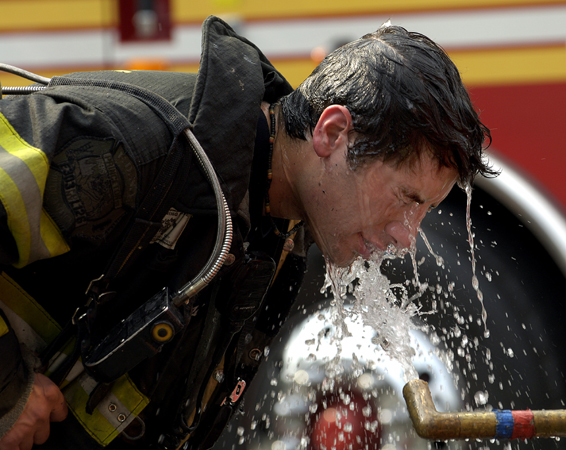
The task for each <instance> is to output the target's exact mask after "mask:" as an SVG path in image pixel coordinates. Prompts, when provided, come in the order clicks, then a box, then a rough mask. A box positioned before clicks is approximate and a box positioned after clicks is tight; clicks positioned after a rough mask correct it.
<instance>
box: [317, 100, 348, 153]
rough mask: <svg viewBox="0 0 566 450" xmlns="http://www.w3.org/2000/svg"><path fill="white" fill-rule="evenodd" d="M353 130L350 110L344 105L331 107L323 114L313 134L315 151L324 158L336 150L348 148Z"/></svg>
mask: <svg viewBox="0 0 566 450" xmlns="http://www.w3.org/2000/svg"><path fill="white" fill-rule="evenodd" d="M352 128H353V125H352V115H351V114H350V111H348V108H346V107H344V106H342V105H330V106H329V107H327V108H326V109H325V110H324V111H323V112H322V114H321V115H320V118H319V119H318V122H317V124H316V126H315V128H314V131H313V134H312V142H313V147H314V151H315V152H316V154H317V155H318V156H319V157H320V158H324V157H327V156H330V155H331V154H332V153H333V152H334V151H335V150H338V149H342V148H347V147H348V140H349V133H350V131H351V130H352ZM344 146H345V147H344Z"/></svg>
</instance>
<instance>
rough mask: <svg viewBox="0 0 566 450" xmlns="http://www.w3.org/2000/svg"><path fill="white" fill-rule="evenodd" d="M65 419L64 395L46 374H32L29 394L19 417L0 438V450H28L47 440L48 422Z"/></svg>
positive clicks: (65, 405)
mask: <svg viewBox="0 0 566 450" xmlns="http://www.w3.org/2000/svg"><path fill="white" fill-rule="evenodd" d="M65 417H67V404H66V403H65V398H64V397H63V394H62V393H61V391H60V390H59V388H58V387H57V385H56V384H55V383H53V382H52V381H51V380H50V379H49V378H47V377H46V376H45V375H41V374H35V379H34V383H33V387H32V390H31V394H30V396H29V399H28V401H27V403H26V405H25V408H24V410H23V412H22V414H21V415H20V416H19V417H18V419H17V420H16V422H15V423H14V425H13V426H12V428H11V429H10V430H9V431H8V432H7V433H6V434H5V435H4V437H2V439H0V450H12V449H14V450H28V449H31V448H32V446H33V445H34V444H43V443H44V442H45V441H46V440H47V438H48V437H49V429H50V422H60V421H62V420H64V419H65Z"/></svg>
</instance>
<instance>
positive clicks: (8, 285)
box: [0, 273, 61, 343]
mask: <svg viewBox="0 0 566 450" xmlns="http://www.w3.org/2000/svg"><path fill="white" fill-rule="evenodd" d="M0 298H1V299H2V301H3V302H4V304H6V306H8V307H9V308H10V309H11V310H12V311H13V312H14V313H15V314H16V315H18V316H19V317H20V318H21V319H22V320H24V321H25V322H26V323H27V324H28V325H29V326H30V327H31V328H32V329H33V330H34V331H35V332H36V333H37V334H38V335H39V336H40V337H41V338H42V339H43V340H44V341H45V342H46V343H49V342H51V341H52V340H53V339H55V338H56V337H57V336H58V335H59V333H60V331H61V326H60V325H59V324H58V323H57V322H56V321H55V320H53V319H52V318H51V316H50V315H49V314H48V313H47V311H45V309H43V308H42V306H41V305H40V304H39V303H37V302H36V301H35V300H34V299H33V298H32V297H31V296H30V295H29V294H28V293H27V292H26V291H24V290H23V289H22V288H21V287H20V286H19V285H18V284H17V283H16V282H15V281H14V280H12V278H10V277H9V276H8V275H7V274H6V273H2V274H1V275H0Z"/></svg>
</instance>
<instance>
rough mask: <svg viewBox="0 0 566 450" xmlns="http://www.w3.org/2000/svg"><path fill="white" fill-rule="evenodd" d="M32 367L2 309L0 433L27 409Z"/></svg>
mask: <svg viewBox="0 0 566 450" xmlns="http://www.w3.org/2000/svg"><path fill="white" fill-rule="evenodd" d="M33 380H34V378H33V368H32V364H31V363H28V361H26V359H25V358H24V357H23V355H22V351H21V350H20V343H19V342H18V339H17V337H16V335H15V333H14V331H13V330H12V328H11V327H10V324H9V322H8V319H7V318H6V316H5V315H4V312H3V311H2V309H0V436H3V435H4V434H5V433H6V432H7V431H8V430H9V429H10V428H11V427H12V425H13V424H14V423H15V421H16V419H17V418H18V417H19V416H20V414H21V413H22V411H23V410H24V407H25V404H26V402H27V399H28V398H29V396H30V393H31V391H32V387H33Z"/></svg>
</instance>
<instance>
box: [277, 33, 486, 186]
mask: <svg viewBox="0 0 566 450" xmlns="http://www.w3.org/2000/svg"><path fill="white" fill-rule="evenodd" d="M333 104H338V105H342V106H345V107H346V108H348V110H349V111H350V114H351V115H352V120H353V128H354V130H353V131H355V132H356V133H357V138H356V141H355V142H354V144H353V145H352V146H351V148H350V149H349V150H348V155H347V158H348V161H349V164H350V167H352V168H353V169H356V168H358V167H360V166H362V165H364V164H366V163H368V162H370V161H372V160H382V161H384V162H389V163H392V164H396V165H401V164H409V165H411V164H412V163H413V162H415V161H416V160H417V159H418V156H420V154H421V153H422V152H423V151H430V152H431V154H432V155H433V157H434V158H436V159H437V160H438V162H439V165H444V166H449V167H455V168H456V169H457V170H458V173H459V183H460V184H461V185H466V184H468V183H471V181H472V180H473V178H474V176H475V175H476V174H478V173H481V174H483V175H487V176H489V175H495V174H496V172H495V171H493V170H492V169H491V168H490V167H489V166H488V165H487V163H486V161H485V160H484V155H483V150H484V148H483V144H484V141H487V143H488V146H489V144H490V143H491V135H490V132H489V130H488V129H487V127H485V126H484V125H483V124H482V122H481V121H480V119H479V117H478V114H477V112H476V111H475V109H474V107H473V105H472V102H471V101H470V97H469V95H468V92H467V91H466V89H465V88H464V86H463V84H462V80H461V79H460V74H459V72H458V69H457V68H456V66H455V65H454V63H453V62H452V61H451V60H450V58H449V57H448V56H447V55H446V53H445V52H444V50H443V49H442V48H441V47H439V46H438V45H437V44H435V43H434V42H433V41H431V40H430V39H429V38H427V37H426V36H424V35H422V34H419V33H412V32H408V31H407V30H405V29H404V28H402V27H398V26H382V27H381V28H379V29H378V30H377V31H376V32H374V33H370V34H367V35H365V36H363V37H362V38H360V39H358V40H356V41H353V42H350V43H348V44H346V45H343V46H342V47H339V48H338V49H336V50H335V51H333V52H332V53H331V54H329V55H328V56H327V57H326V58H325V59H324V60H323V61H322V62H321V63H320V65H319V66H318V67H317V68H316V69H315V70H314V71H313V72H312V74H311V75H310V76H309V77H308V78H307V79H306V80H305V81H304V82H303V83H302V84H301V85H300V86H299V87H298V88H297V89H296V90H295V91H293V92H292V93H291V94H289V95H288V96H286V97H284V98H282V99H281V111H282V114H283V117H284V121H285V128H286V131H287V134H288V135H289V136H291V137H294V138H298V139H306V137H307V135H308V134H312V132H313V131H314V128H315V126H316V124H317V122H318V119H319V118H320V115H321V114H322V112H323V111H324V109H325V108H326V107H328V106H330V105H333Z"/></svg>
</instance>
